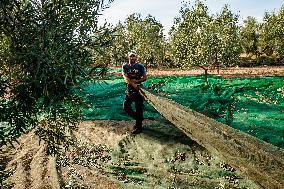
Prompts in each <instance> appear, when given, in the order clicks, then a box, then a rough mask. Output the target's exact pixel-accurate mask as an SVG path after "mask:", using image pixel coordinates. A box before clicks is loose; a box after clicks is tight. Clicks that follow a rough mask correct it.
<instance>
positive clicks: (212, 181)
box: [0, 119, 257, 189]
mask: <svg viewBox="0 0 284 189" xmlns="http://www.w3.org/2000/svg"><path fill="white" fill-rule="evenodd" d="M132 124H133V122H131V121H85V122H82V123H81V124H80V126H79V130H78V132H77V133H76V138H77V143H76V145H75V146H74V148H72V149H71V150H70V151H67V152H61V153H60V154H59V155H58V156H57V157H50V156H47V155H46V153H45V147H44V146H43V145H41V146H39V145H38V139H37V138H36V137H35V135H34V133H33V132H30V133H28V134H25V135H23V136H21V137H20V138H19V140H18V141H19V145H16V148H12V147H5V148H2V149H1V151H2V152H1V155H0V160H1V163H2V164H4V165H5V166H6V171H8V172H9V177H8V178H7V179H6V180H5V183H6V186H13V187H12V188H15V189H26V188H32V189H37V188H113V189H116V188H131V189H132V188H141V189H142V188H169V189H170V188H200V189H203V188H208V189H212V188H220V189H221V188H238V189H239V188H257V186H256V185H255V184H254V183H253V182H252V181H250V180H248V179H246V178H244V177H243V176H242V175H240V174H239V173H238V172H236V171H235V170H234V169H233V168H232V167H230V166H229V165H228V164H226V163H224V162H222V161H221V160H220V159H219V158H218V157H214V156H212V155H211V154H210V153H209V152H208V151H207V150H206V149H204V148H203V147H201V146H199V145H198V144H197V143H196V142H194V141H192V140H191V139H189V138H188V137H187V136H186V135H184V134H183V133H182V132H181V131H179V130H178V129H176V127H174V126H173V125H171V124H170V123H168V122H167V121H166V120H164V119H159V120H145V121H144V132H143V133H142V134H140V135H136V136H133V135H130V134H129V131H131V128H132Z"/></svg>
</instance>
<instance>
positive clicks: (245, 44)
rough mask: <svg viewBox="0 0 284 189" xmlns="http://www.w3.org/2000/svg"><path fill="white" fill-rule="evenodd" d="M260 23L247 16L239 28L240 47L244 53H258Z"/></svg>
mask: <svg viewBox="0 0 284 189" xmlns="http://www.w3.org/2000/svg"><path fill="white" fill-rule="evenodd" d="M259 33H260V24H259V23H258V22H257V20H256V19H255V18H254V17H251V16H249V17H247V19H246V20H245V21H244V26H243V27H242V28H241V33H240V35H241V41H242V48H243V51H244V52H245V53H246V54H249V53H252V54H253V55H258V54H257V53H258V47H259V45H260V44H259V43H260V42H259Z"/></svg>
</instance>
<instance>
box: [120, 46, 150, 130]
mask: <svg viewBox="0 0 284 189" xmlns="http://www.w3.org/2000/svg"><path fill="white" fill-rule="evenodd" d="M122 75H123V78H124V80H125V83H126V85H127V89H126V95H125V100H124V103H123V108H124V110H125V111H126V113H127V114H128V115H129V116H131V117H132V118H133V119H135V120H136V122H135V125H134V127H133V131H132V134H139V133H141V132H142V121H143V97H142V96H141V95H140V93H139V90H140V85H141V83H142V82H143V81H145V80H146V79H147V75H146V70H145V67H144V66H143V65H142V64H139V63H137V54H136V52H135V51H134V50H132V51H130V52H129V53H128V63H126V64H124V65H123V66H122ZM133 102H134V103H135V109H136V111H133V109H132V107H131V104H132V103H133Z"/></svg>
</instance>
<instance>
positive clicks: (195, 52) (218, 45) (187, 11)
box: [170, 0, 241, 73]
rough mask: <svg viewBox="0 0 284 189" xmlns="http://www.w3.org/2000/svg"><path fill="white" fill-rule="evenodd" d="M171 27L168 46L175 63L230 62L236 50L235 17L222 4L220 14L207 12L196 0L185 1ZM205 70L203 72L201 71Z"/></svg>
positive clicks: (225, 63)
mask: <svg viewBox="0 0 284 189" xmlns="http://www.w3.org/2000/svg"><path fill="white" fill-rule="evenodd" d="M180 13H181V16H180V17H179V18H177V19H176V22H175V24H174V26H173V28H172V29H171V33H170V34H171V48H172V53H173V57H174V62H175V64H176V65H180V66H181V67H184V68H190V67H200V68H202V69H204V70H205V71H206V70H207V69H208V68H209V67H212V66H213V67H216V66H217V67H219V66H222V65H226V66H228V65H232V64H234V63H235V62H236V61H237V59H238V56H239V54H240V50H241V49H240V44H239V39H238V27H237V21H238V17H237V16H236V15H234V14H232V12H231V11H230V10H229V9H228V6H225V7H224V8H223V10H222V11H221V13H220V14H217V15H216V16H210V15H209V13H208V8H207V6H205V5H204V4H203V3H202V2H201V1H199V0H197V1H196V3H195V5H194V6H193V7H191V8H190V7H189V4H185V5H184V6H183V7H182V9H181V10H180ZM205 73H206V72H205Z"/></svg>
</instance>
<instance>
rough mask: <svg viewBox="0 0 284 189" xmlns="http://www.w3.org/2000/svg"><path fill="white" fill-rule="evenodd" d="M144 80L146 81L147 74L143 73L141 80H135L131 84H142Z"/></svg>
mask: <svg viewBox="0 0 284 189" xmlns="http://www.w3.org/2000/svg"><path fill="white" fill-rule="evenodd" d="M146 80H147V74H146V72H145V73H144V75H143V76H142V78H141V79H135V80H133V82H134V83H142V82H144V81H146Z"/></svg>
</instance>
